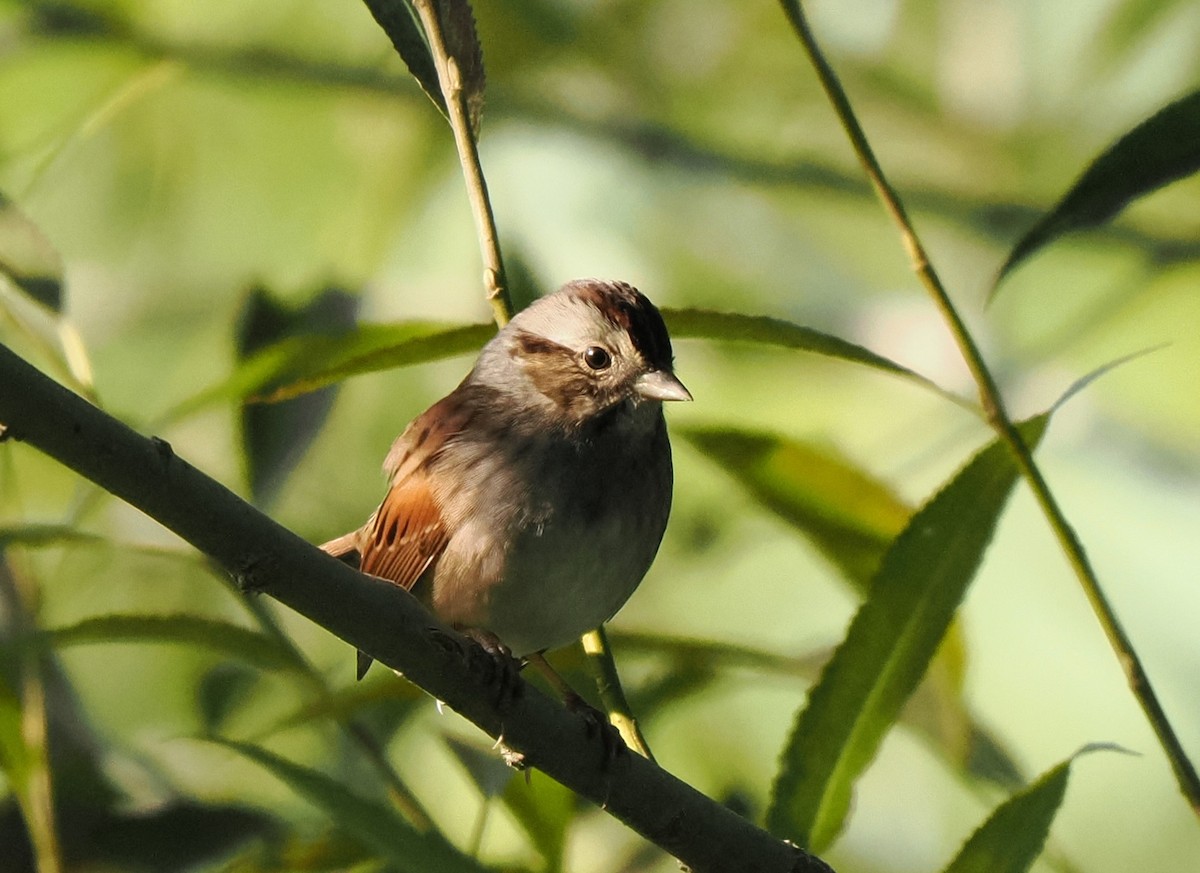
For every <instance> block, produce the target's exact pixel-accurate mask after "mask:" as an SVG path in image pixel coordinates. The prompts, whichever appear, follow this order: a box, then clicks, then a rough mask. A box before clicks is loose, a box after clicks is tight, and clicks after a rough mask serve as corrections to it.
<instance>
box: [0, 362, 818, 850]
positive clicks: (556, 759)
mask: <svg viewBox="0 0 1200 873" xmlns="http://www.w3.org/2000/svg"><path fill="white" fill-rule="evenodd" d="M0 434H2V435H3V437H2V438H3V439H15V440H19V441H22V442H25V443H27V444H28V445H30V446H32V447H34V448H36V449H38V450H39V451H41V452H44V453H45V454H47V455H49V456H50V457H52V458H54V459H55V460H57V461H59V462H60V463H62V464H63V465H65V466H67V467H69V468H70V469H72V470H74V471H76V472H77V473H79V474H80V475H81V476H83V477H85V478H87V479H90V480H91V481H92V482H95V483H96V484H98V485H100V486H101V487H103V488H104V489H106V490H107V491H109V492H110V493H112V494H114V495H115V496H117V497H119V498H120V499H122V500H124V501H126V502H127V503H129V504H131V505H132V506H134V507H136V508H138V509H140V510H141V511H142V512H144V513H146V514H147V515H148V516H150V517H151V518H153V519H155V520H156V521H158V522H159V523H160V524H162V525H163V526H165V527H167V528H169V529H170V530H172V531H173V532H175V533H176V534H178V535H179V536H180V537H181V538H183V539H184V540H186V541H187V542H189V543H191V544H192V545H193V546H195V547H196V548H197V549H199V550H200V551H202V552H204V553H205V554H207V555H209V556H210V557H211V558H213V559H214V560H215V561H217V562H218V563H219V564H221V566H223V567H224V568H225V569H226V570H228V572H229V573H231V574H232V575H233V576H234V577H235V578H236V579H237V581H238V583H239V584H240V585H241V586H242V587H243V589H245V590H247V591H252V592H261V593H264V594H268V595H270V596H271V597H273V598H274V599H276V600H278V601H279V602H280V603H282V604H284V605H285V606H288V607H290V608H291V609H293V610H295V611H296V612H298V613H300V614H301V615H304V616H305V617H307V618H309V619H311V620H312V621H314V622H316V623H317V624H319V625H321V626H322V627H324V628H326V629H327V630H329V631H330V632H331V633H333V634H335V635H337V636H338V637H340V638H342V639H343V640H345V641H346V642H348V643H349V644H350V645H352V646H355V647H357V648H359V649H361V650H363V651H364V652H367V653H368V654H370V655H371V656H373V657H374V658H375V659H376V660H378V661H381V662H383V663H384V664H386V665H388V666H389V667H392V668H393V669H396V670H400V671H401V672H403V673H404V675H405V676H406V677H408V678H409V679H410V680H411V681H412V682H414V683H415V684H417V685H418V686H420V687H421V688H423V689H424V690H426V691H427V692H429V693H430V694H431V695H433V696H434V697H436V698H437V699H439V700H442V701H445V702H446V703H447V704H448V705H449V706H451V707H452V708H453V709H455V710H456V711H457V712H459V713H461V714H462V715H463V716H464V717H466V718H467V719H469V720H470V721H472V722H473V723H475V724H476V725H478V726H479V727H480V728H481V729H483V730H484V731H486V732H487V733H488V734H490V735H491V736H493V737H497V738H501V739H502V740H503V742H504V744H505V745H506V746H507V747H508V748H510V749H511V750H513V751H514V752H517V753H519V754H521V755H522V756H523V757H524V761H525V763H526V764H527V765H528V766H532V767H536V768H538V769H539V770H541V771H543V772H544V773H546V774H547V775H549V776H550V777H551V778H553V779H555V780H557V781H558V782H561V783H562V784H563V785H566V786H567V787H569V788H571V789H572V790H574V791H576V792H577V793H578V794H580V795H581V796H583V797H586V798H588V799H589V800H591V801H592V802H594V803H596V804H598V805H600V806H601V807H603V808H604V809H605V810H606V811H607V812H608V813H609V814H611V815H613V816H615V817H616V818H617V819H619V820H620V821H622V822H624V823H625V824H626V825H628V826H629V827H630V828H632V829H633V830H635V831H637V832H638V833H640V834H641V835H642V836H644V837H645V838H646V839H648V840H650V841H651V842H653V843H655V844H656V845H658V846H660V847H661V848H662V849H664V850H665V851H667V852H669V853H671V854H672V855H674V856H675V857H676V858H679V859H680V861H682V862H683V863H685V864H687V865H688V867H690V868H691V869H692V870H694V871H697V873H707V871H713V873H726V871H728V873H829V870H830V868H829V867H828V866H826V865H825V864H824V863H823V862H822V861H820V860H819V859H817V858H814V857H812V856H810V855H808V854H806V853H804V852H801V851H800V850H799V849H797V848H795V847H793V846H791V845H790V844H788V843H784V842H781V841H779V840H778V839H776V838H775V837H772V836H771V835H770V834H768V833H766V832H765V831H763V830H761V829H759V828H757V827H755V826H754V825H753V824H751V823H750V822H748V821H747V820H745V819H743V818H742V817H740V816H738V815H737V814H735V813H733V812H731V811H730V810H728V809H726V808H725V807H724V806H722V805H721V804H719V803H717V802H715V801H713V800H711V799H710V798H708V797H706V796H705V795H703V794H701V793H700V792H698V791H696V790H695V789H694V788H692V787H691V786H689V785H687V784H686V783H684V782H682V781H681V780H679V779H677V778H676V777H674V776H672V775H671V774H669V773H667V772H666V771H665V770H662V769H661V768H659V767H658V766H656V765H655V764H653V763H651V762H649V761H647V760H645V759H644V758H642V757H640V756H638V755H635V754H626V755H621V756H619V757H618V758H617V759H616V760H615V761H614V762H612V763H610V764H609V765H608V766H607V767H606V766H605V765H604V761H603V757H604V752H603V748H602V744H601V743H600V742H599V740H598V739H596V738H595V737H593V736H590V735H589V733H588V731H587V730H586V729H585V725H584V722H583V721H582V719H581V718H580V717H579V716H577V715H575V714H572V713H569V712H567V711H566V710H564V709H563V708H562V707H561V706H560V705H559V704H558V703H557V702H555V701H552V700H550V699H549V698H548V697H546V696H545V695H543V694H541V693H539V692H538V691H537V690H536V689H534V688H532V687H529V686H525V688H524V693H522V694H521V695H520V696H518V697H517V699H515V700H514V701H512V702H511V704H508V705H506V706H505V707H504V708H503V709H502V710H501V709H499V708H497V706H496V705H495V704H494V702H493V700H494V698H495V689H494V688H489V686H488V683H487V681H486V680H485V679H484V678H482V677H483V675H484V674H485V673H486V671H481V670H479V669H473V666H474V667H476V668H477V667H478V664H477V663H475V662H476V661H477V659H481V658H486V656H484V655H483V654H482V652H481V651H480V650H478V649H477V648H475V647H473V646H471V645H466V646H464V645H462V644H461V643H460V641H461V638H460V637H458V636H457V635H456V634H454V633H453V632H452V631H450V630H448V629H447V628H444V627H440V626H438V624H437V622H436V621H435V619H434V618H433V617H432V616H431V615H430V614H429V613H428V612H426V611H425V610H424V609H423V608H422V607H421V606H420V605H419V604H418V603H417V602H416V600H415V599H413V598H412V597H410V596H409V595H408V594H407V592H404V591H401V590H400V589H398V588H396V587H395V586H393V585H390V584H388V583H386V582H384V581H382V580H378V579H374V578H372V577H369V576H364V575H362V574H360V573H358V572H356V571H354V570H351V569H350V568H349V567H347V566H345V565H344V564H342V563H340V562H339V561H337V560H335V559H334V558H331V557H330V556H328V555H326V554H324V553H323V552H321V551H320V550H318V549H317V548H316V547H315V546H313V545H311V544H310V543H308V542H306V541H305V540H303V539H301V538H300V537H298V536H296V535H295V534H294V533H292V532H291V531H289V530H287V529H286V528H284V527H282V526H281V525H279V524H276V523H275V522H274V521H272V520H271V519H270V518H268V517H267V516H265V515H263V514H262V513H260V512H259V511H258V510H256V509H255V508H254V507H252V506H250V505H249V504H247V503H246V502H245V501H243V500H241V499H240V498H239V497H238V496H237V495H235V494H234V493H233V492H231V491H230V490H229V489H227V488H225V487H224V486H223V485H221V484H220V483H218V482H216V481H214V480H213V479H211V478H209V477H208V476H206V475H204V474H203V473H201V472H200V471H199V470H197V469H196V468H195V467H193V466H191V465H190V464H188V463H187V462H186V461H184V460H183V459H182V458H180V457H179V456H177V455H176V454H175V453H174V452H173V451H172V449H171V447H170V446H169V445H168V444H167V443H166V442H165V441H163V440H160V439H158V438H156V437H149V438H147V437H143V436H141V435H139V434H137V433H135V432H134V431H133V430H131V429H130V428H129V427H127V426H126V425H124V424H123V423H122V422H120V421H118V420H117V419H115V418H113V417H112V416H110V415H108V414H107V413H105V412H104V411H102V410H100V409H98V408H97V407H95V406H93V405H91V404H90V403H88V402H87V401H86V400H84V399H83V398H81V397H79V396H78V395H76V394H73V393H72V392H70V391H68V390H67V389H66V388H64V387H62V386H61V385H59V384H58V383H56V382H54V381H53V380H51V379H49V378H48V377H47V376H45V375H43V374H42V373H41V372H39V371H38V370H37V369H35V368H34V367H32V366H31V365H29V364H28V363H27V362H25V361H24V360H22V359H21V358H20V357H18V356H17V355H15V354H14V353H13V352H12V351H11V350H10V349H8V348H7V347H5V346H3V345H0Z"/></svg>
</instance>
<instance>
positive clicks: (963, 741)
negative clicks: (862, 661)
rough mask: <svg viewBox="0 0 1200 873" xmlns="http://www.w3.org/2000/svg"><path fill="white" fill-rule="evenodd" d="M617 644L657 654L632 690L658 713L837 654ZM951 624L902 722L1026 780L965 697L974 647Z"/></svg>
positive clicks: (1005, 775) (632, 639)
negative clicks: (733, 680) (722, 681)
mask: <svg viewBox="0 0 1200 873" xmlns="http://www.w3.org/2000/svg"><path fill="white" fill-rule="evenodd" d="M608 634H609V639H610V640H611V641H612V644H613V650H614V651H616V652H619V653H620V654H621V655H622V656H626V655H634V656H636V655H653V656H654V658H655V663H656V664H658V665H659V669H658V671H657V675H656V676H655V677H652V678H651V679H649V680H647V681H644V682H643V683H641V684H639V685H637V686H635V687H633V688H630V689H629V693H630V698H631V699H632V700H633V701H634V706H633V709H634V711H635V712H641V713H646V714H647V715H648V716H651V715H652V714H653V713H655V712H661V711H664V710H665V709H666V708H667V707H668V706H669V705H670V704H672V703H674V702H676V701H678V700H680V699H683V698H686V697H692V696H695V695H697V694H700V693H702V692H703V691H705V690H706V689H707V688H709V687H710V686H711V685H712V683H713V682H715V681H717V679H718V678H720V676H721V671H732V670H754V671H758V672H762V673H773V674H776V675H780V676H789V677H796V678H799V679H804V680H810V681H811V680H813V679H815V678H816V677H817V676H818V675H819V674H820V672H821V668H822V667H823V666H824V664H825V663H826V662H827V661H828V660H829V656H830V654H831V652H830V650H829V649H827V648H824V647H821V648H818V649H813V650H810V651H808V652H804V653H802V654H799V655H784V654H779V653H777V652H771V651H767V650H766V649H760V648H755V647H753V646H746V645H742V644H734V643H726V642H720V641H714V640H701V639H692V638H685V637H672V636H664V635H662V634H641V633H630V632H628V631H626V632H622V631H617V630H613V629H610V630H609V631H608ZM960 636H961V635H960V634H959V632H958V623H957V622H954V623H951V625H950V628H949V630H948V631H947V638H946V639H945V640H943V642H942V644H941V646H940V647H939V648H938V652H937V655H936V656H935V657H934V660H933V662H932V663H931V664H930V667H929V670H928V671H927V673H926V676H925V678H924V679H923V680H922V682H921V684H920V685H919V686H918V688H917V690H916V691H915V692H914V693H913V695H912V697H910V698H909V700H908V702H907V703H906V704H905V706H904V709H903V710H902V711H901V713H900V716H899V720H900V721H901V722H903V723H904V724H906V725H908V726H909V727H910V728H912V729H913V730H914V731H916V732H918V733H921V734H924V735H925V736H926V737H927V738H928V739H929V741H930V742H931V744H932V745H933V747H934V748H936V749H937V750H938V751H939V752H940V754H941V755H942V757H943V758H944V759H945V760H946V761H948V762H949V763H950V764H952V765H953V766H954V767H955V768H957V769H959V770H962V771H965V772H968V773H970V774H972V775H974V776H976V777H978V778H980V779H984V780H987V781H989V782H994V783H996V784H997V785H1000V786H1002V787H1005V788H1012V787H1013V786H1015V785H1019V784H1021V781H1022V780H1021V773H1020V770H1019V769H1018V768H1017V765H1016V763H1015V762H1014V760H1013V757H1012V755H1011V754H1010V753H1009V752H1008V750H1007V749H1005V748H1004V746H1003V745H1002V744H1001V743H1000V742H999V741H998V740H996V739H995V738H994V737H992V736H991V734H990V733H989V732H988V730H987V729H986V728H985V727H984V726H983V725H982V724H981V723H980V722H979V720H978V719H976V718H975V716H974V715H973V714H972V713H971V711H970V710H969V709H968V708H967V706H966V704H965V703H964V702H963V699H962V687H961V686H962V676H961V674H962V671H963V669H964V662H965V658H966V649H965V646H964V644H963V642H962V640H961V638H960Z"/></svg>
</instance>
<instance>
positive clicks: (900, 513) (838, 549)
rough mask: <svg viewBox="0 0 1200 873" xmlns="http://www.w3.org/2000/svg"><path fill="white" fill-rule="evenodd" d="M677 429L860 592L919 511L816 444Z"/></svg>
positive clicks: (742, 432)
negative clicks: (911, 517) (914, 514)
mask: <svg viewBox="0 0 1200 873" xmlns="http://www.w3.org/2000/svg"><path fill="white" fill-rule="evenodd" d="M674 432H675V433H676V434H679V435H682V436H683V437H685V438H686V439H687V440H688V441H689V442H691V443H692V444H693V445H694V446H696V447H697V448H698V449H700V451H702V452H703V453H704V454H705V455H707V456H708V457H709V458H711V459H712V460H714V461H716V462H717V464H719V465H720V466H721V467H722V468H723V469H724V470H726V471H727V472H728V473H730V474H731V475H733V476H734V477H735V478H736V479H737V480H738V481H739V482H740V483H741V484H742V485H743V486H744V487H745V488H746V489H747V490H748V491H749V492H750V493H751V494H753V495H754V497H755V498H756V499H757V500H758V501H759V502H760V503H762V504H763V506H765V507H767V508H768V509H770V510H771V511H772V512H774V513H775V514H776V515H778V516H779V517H780V518H782V519H783V520H784V521H786V522H787V523H788V524H790V525H792V526H794V527H795V528H797V529H798V530H800V531H801V532H802V533H804V534H805V535H806V536H807V537H808V538H809V539H810V540H811V541H812V542H813V544H814V545H815V546H816V547H817V548H818V549H820V551H821V553H822V554H824V555H825V557H826V558H828V559H829V561H830V562H831V563H833V564H834V566H836V567H837V568H838V569H840V570H841V571H842V572H843V573H844V574H845V575H846V578H847V579H849V580H850V581H851V582H852V583H853V584H854V585H855V587H856V588H857V589H858V590H859V592H860V593H861V592H865V590H866V587H867V583H868V581H869V580H870V578H871V577H872V576H873V575H874V573H875V570H876V569H877V568H878V566H879V559H880V558H881V557H882V555H883V553H884V551H885V550H886V549H887V547H888V544H889V543H890V542H891V541H892V540H893V539H894V538H895V536H896V535H897V534H898V533H899V532H900V531H901V530H902V529H903V528H904V525H905V523H906V522H907V521H908V518H909V516H910V515H911V514H912V510H911V509H910V508H909V507H908V506H906V505H905V504H904V502H903V501H901V500H900V498H899V497H897V496H896V495H895V493H894V492H893V491H892V490H891V489H890V488H888V487H887V485H885V484H884V483H882V482H880V481H879V480H878V479H875V478H874V477H872V476H871V475H870V474H869V473H867V472H866V471H864V470H862V469H860V468H859V467H856V466H854V465H853V464H851V463H850V462H849V461H847V460H845V459H844V458H841V457H838V456H837V455H836V454H834V453H833V452H832V451H830V450H828V449H825V448H822V447H819V446H815V445H813V444H811V443H805V442H801V441H799V440H793V439H787V438H785V437H781V436H776V435H773V434H767V433H761V432H753V431H747V430H736V429H732V428H715V427H710V428H675V431H674Z"/></svg>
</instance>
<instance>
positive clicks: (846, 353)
mask: <svg viewBox="0 0 1200 873" xmlns="http://www.w3.org/2000/svg"><path fill="white" fill-rule="evenodd" d="M662 316H663V320H664V321H666V323H667V328H668V329H669V330H670V332H671V337H672V338H673V339H710V340H720V341H722V342H745V343H754V344H757V345H765V346H775V347H777V348H783V349H794V350H796V351H802V352H812V353H814V354H818V355H824V356H826V357H830V358H838V359H840V360H843V361H849V362H851V363H854V364H862V365H864V366H867V367H872V368H873V369H876V370H881V371H883V372H885V373H891V374H893V375H896V376H902V377H904V378H905V379H910V380H912V381H914V382H916V383H917V384H918V385H920V386H922V387H923V388H929V389H930V390H933V391H936V392H937V393H938V394H940V395H941V396H943V397H945V398H946V399H947V400H950V401H951V402H953V403H955V404H957V405H960V406H966V407H968V408H971V404H970V403H969V401H966V400H964V399H963V398H961V397H958V396H957V395H955V394H952V393H950V392H948V391H946V390H944V389H943V388H941V387H940V386H939V385H938V384H937V383H935V382H933V381H932V380H930V379H926V378H925V377H924V376H922V375H921V374H920V373H916V372H914V371H913V370H910V369H908V368H907V367H905V366H902V365H901V364H897V363H896V362H895V361H893V360H890V359H889V358H885V357H884V356H883V355H878V354H876V353H875V352H873V351H871V350H870V349H866V348H863V347H862V346H860V345H857V344H855V343H852V342H850V341H849V340H844V339H842V338H841V337H837V336H833V335H832V334H828V333H823V332H822V331H819V330H815V329H814V328H811V327H804V326H803V325H799V324H794V323H792V322H790V321H784V320H783V319H780V318H772V317H770V316H766V315H743V314H741V313H738V312H713V311H711V310H708V309H670V308H667V309H663V310H662Z"/></svg>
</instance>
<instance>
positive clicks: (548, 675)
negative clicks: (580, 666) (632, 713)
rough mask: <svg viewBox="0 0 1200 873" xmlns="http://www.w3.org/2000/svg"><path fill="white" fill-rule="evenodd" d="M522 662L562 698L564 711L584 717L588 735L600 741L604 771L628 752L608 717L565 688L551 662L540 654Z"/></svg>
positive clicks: (566, 685)
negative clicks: (536, 672)
mask: <svg viewBox="0 0 1200 873" xmlns="http://www.w3.org/2000/svg"><path fill="white" fill-rule="evenodd" d="M525 661H526V662H527V663H528V664H529V665H530V666H532V667H533V668H534V669H535V670H537V671H538V672H539V673H540V674H541V675H542V678H543V679H545V680H546V682H547V683H548V684H549V685H550V687H551V688H553V689H554V690H555V692H556V693H557V694H558V696H559V697H561V698H562V702H563V705H564V706H566V708H567V709H569V710H570V711H571V712H574V713H576V714H578V715H579V716H580V717H582V718H583V721H584V725H585V726H586V728H587V732H588V736H599V737H600V742H601V744H602V745H603V746H604V766H605V767H606V768H607V767H608V766H609V765H611V764H612V763H613V762H614V761H616V759H617V758H618V757H620V756H621V755H624V754H627V753H628V752H629V747H628V746H626V745H625V739H624V737H622V736H621V732H620V731H619V730H617V728H616V726H615V725H614V724H613V723H612V722H611V721H609V719H608V716H607V715H606V714H605V713H603V712H601V711H600V710H598V709H596V707H594V706H592V705H591V704H590V703H588V702H587V701H586V700H584V699H583V698H582V697H581V696H580V695H579V692H577V691H576V690H575V689H574V688H572V687H571V686H570V685H568V684H567V680H566V679H564V678H563V677H562V676H559V675H558V671H556V670H555V669H554V668H553V667H551V666H550V662H549V661H547V660H546V659H545V658H544V657H543V656H542V653H541V652H537V653H536V654H533V655H529V656H527V657H526V658H525Z"/></svg>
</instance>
